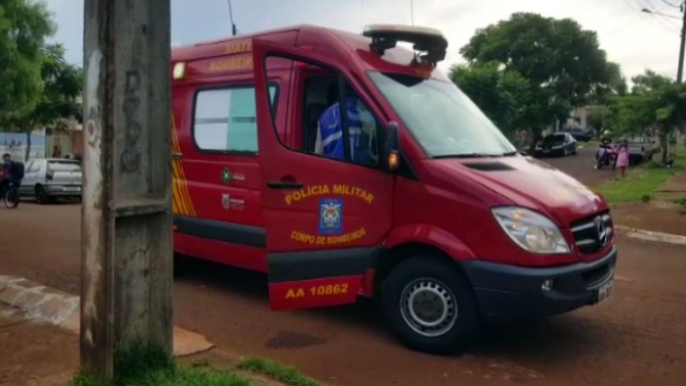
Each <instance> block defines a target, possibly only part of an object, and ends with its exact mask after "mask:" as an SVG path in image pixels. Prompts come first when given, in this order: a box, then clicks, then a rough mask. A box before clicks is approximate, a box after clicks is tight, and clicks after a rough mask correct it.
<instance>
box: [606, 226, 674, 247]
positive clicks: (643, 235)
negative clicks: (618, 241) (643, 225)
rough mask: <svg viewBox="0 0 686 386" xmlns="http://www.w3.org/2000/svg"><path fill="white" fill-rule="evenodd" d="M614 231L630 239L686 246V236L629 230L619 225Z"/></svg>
mask: <svg viewBox="0 0 686 386" xmlns="http://www.w3.org/2000/svg"><path fill="white" fill-rule="evenodd" d="M615 229H616V230H617V232H618V233H619V234H620V235H622V236H625V237H628V238H630V239H636V240H644V241H656V242H660V243H667V244H675V245H686V236H681V235H673V234H669V233H662V232H653V231H647V230H643V229H636V228H629V227H625V226H621V225H617V226H615Z"/></svg>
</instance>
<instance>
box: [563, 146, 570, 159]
mask: <svg viewBox="0 0 686 386" xmlns="http://www.w3.org/2000/svg"><path fill="white" fill-rule="evenodd" d="M568 155H569V152H568V151H567V148H566V147H563V148H562V156H563V157H566V156H568Z"/></svg>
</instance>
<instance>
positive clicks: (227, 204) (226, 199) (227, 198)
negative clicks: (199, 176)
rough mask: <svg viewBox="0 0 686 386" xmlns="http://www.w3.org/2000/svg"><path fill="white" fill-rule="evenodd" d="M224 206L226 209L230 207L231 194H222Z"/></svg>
mask: <svg viewBox="0 0 686 386" xmlns="http://www.w3.org/2000/svg"><path fill="white" fill-rule="evenodd" d="M222 206H223V207H224V209H229V208H230V207H231V195H230V194H227V193H224V194H222Z"/></svg>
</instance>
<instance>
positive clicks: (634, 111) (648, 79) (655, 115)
mask: <svg viewBox="0 0 686 386" xmlns="http://www.w3.org/2000/svg"><path fill="white" fill-rule="evenodd" d="M632 81H633V82H634V87H633V88H632V91H631V93H630V94H627V95H625V96H621V97H618V98H616V100H615V101H614V103H613V105H612V106H613V107H612V108H613V110H614V113H613V115H612V126H613V131H614V132H615V133H616V134H619V133H623V134H636V133H641V132H644V131H646V130H648V129H649V128H651V127H658V128H659V132H658V134H659V137H660V144H661V146H662V161H663V162H664V161H666V160H667V153H668V148H669V138H671V137H672V135H673V134H674V132H675V131H676V130H678V129H680V128H683V127H684V125H686V85H680V84H676V83H675V82H674V81H673V80H671V79H670V78H667V77H664V76H661V75H658V74H656V73H655V72H653V71H651V70H647V71H646V72H645V74H643V75H639V76H636V77H634V78H632Z"/></svg>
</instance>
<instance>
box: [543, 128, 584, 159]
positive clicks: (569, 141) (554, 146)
mask: <svg viewBox="0 0 686 386" xmlns="http://www.w3.org/2000/svg"><path fill="white" fill-rule="evenodd" d="M576 147H577V142H576V139H574V137H572V135H571V134H569V133H562V132H560V133H552V134H548V135H546V136H545V138H543V140H542V141H541V143H539V144H538V146H537V147H536V155H538V156H550V155H561V156H567V155H570V154H576Z"/></svg>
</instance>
